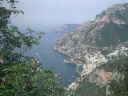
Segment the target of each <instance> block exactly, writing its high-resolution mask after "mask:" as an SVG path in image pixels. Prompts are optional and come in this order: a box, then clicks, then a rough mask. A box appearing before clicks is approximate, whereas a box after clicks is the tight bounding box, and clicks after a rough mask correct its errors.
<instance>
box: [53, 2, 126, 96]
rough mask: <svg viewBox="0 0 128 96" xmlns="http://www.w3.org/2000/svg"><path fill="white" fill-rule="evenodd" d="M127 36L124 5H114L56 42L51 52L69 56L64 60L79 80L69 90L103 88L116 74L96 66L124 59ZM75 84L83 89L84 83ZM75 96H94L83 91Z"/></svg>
mask: <svg viewBox="0 0 128 96" xmlns="http://www.w3.org/2000/svg"><path fill="white" fill-rule="evenodd" d="M127 36H128V4H117V5H114V6H112V7H111V8H108V9H107V10H105V11H103V12H102V13H101V14H99V15H97V16H96V18H95V20H93V21H90V22H87V23H86V24H83V25H81V26H80V27H79V28H77V29H76V30H74V32H72V33H69V34H67V35H65V36H64V37H63V38H62V39H60V40H58V41H56V43H55V49H56V50H58V51H59V52H61V53H63V54H65V55H68V56H69V57H70V58H69V59H68V60H66V61H68V62H70V63H75V64H77V65H78V68H77V70H78V72H79V73H80V77H79V78H78V79H77V80H76V82H75V83H73V84H72V85H71V86H69V87H70V88H72V89H75V90H77V91H78V89H79V88H80V89H81V88H83V87H84V88H87V87H85V86H88V87H91V88H90V89H95V90H101V89H103V88H104V86H105V85H106V84H107V83H108V81H109V79H110V78H112V77H116V74H117V73H118V72H117V71H112V70H111V71H108V70H107V71H106V70H105V69H104V68H102V69H101V68H99V67H101V66H104V65H106V64H110V63H108V62H112V61H113V60H114V61H115V60H118V59H120V57H125V56H128V46H127V45H128V43H127V42H128V37H127ZM109 67H111V66H109ZM98 68H99V69H98ZM113 70H114V69H113ZM118 75H119V74H118ZM87 77H88V80H87V79H86V78H87ZM79 82H86V83H85V84H87V85H85V86H83V84H84V83H82V85H81V83H79ZM80 86H82V87H80ZM81 90H85V89H81ZM102 91H103V92H105V90H102ZM87 92H88V91H87ZM89 92H90V91H89ZM95 92H97V91H95ZM85 94H86V95H85ZM95 94H96V93H95ZM97 94H98V93H97ZM78 96H98V95H87V93H85V91H83V94H82V95H78ZM99 96H104V95H103V94H102V95H99Z"/></svg>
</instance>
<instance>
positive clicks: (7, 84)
mask: <svg viewBox="0 0 128 96" xmlns="http://www.w3.org/2000/svg"><path fill="white" fill-rule="evenodd" d="M1 2H3V0H2V1H1ZM7 3H8V4H9V5H11V6H12V9H11V11H10V9H7V8H6V7H1V8H0V10H2V14H1V15H0V16H1V17H2V19H1V24H0V49H1V52H2V55H3V57H2V59H3V61H4V62H3V64H2V65H1V66H0V73H2V77H0V78H2V81H0V96H51V95H52V96H64V91H65V90H64V88H63V87H61V86H60V84H59V83H58V82H57V81H56V79H57V78H56V75H55V74H54V73H53V71H51V70H45V69H43V68H42V67H41V66H40V62H39V60H38V59H37V58H34V57H31V56H26V55H25V52H26V51H27V50H30V49H31V48H32V47H33V45H38V44H39V40H40V39H41V33H38V34H34V32H33V30H31V29H28V31H27V32H26V33H22V32H20V31H19V29H18V27H16V26H12V25H8V19H9V17H10V16H11V13H14V12H18V11H15V10H16V9H15V8H16V7H14V5H15V4H16V1H15V0H7ZM12 4H13V5H12ZM3 10H4V11H3ZM5 11H6V12H5ZM8 13H9V14H8Z"/></svg>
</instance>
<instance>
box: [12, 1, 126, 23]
mask: <svg viewBox="0 0 128 96" xmlns="http://www.w3.org/2000/svg"><path fill="white" fill-rule="evenodd" d="M20 1H22V2H20V4H19V6H20V8H21V9H23V10H24V12H25V14H24V15H20V16H18V17H14V19H13V20H15V22H16V24H26V25H53V24H54V25H56V24H74V23H83V22H85V21H88V20H92V19H93V18H94V17H95V16H96V14H98V13H100V12H101V11H103V10H104V9H106V8H108V7H110V6H112V5H113V4H116V3H123V2H124V1H126V0H20Z"/></svg>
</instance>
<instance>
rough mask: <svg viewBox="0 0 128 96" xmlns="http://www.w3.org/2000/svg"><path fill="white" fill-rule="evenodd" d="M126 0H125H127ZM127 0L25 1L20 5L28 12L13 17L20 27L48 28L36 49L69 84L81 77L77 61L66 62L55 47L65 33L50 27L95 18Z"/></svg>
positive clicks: (47, 66) (46, 64)
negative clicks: (76, 64) (57, 31)
mask: <svg viewBox="0 0 128 96" xmlns="http://www.w3.org/2000/svg"><path fill="white" fill-rule="evenodd" d="M124 1H125V0H124ZM124 1H123V0H38V1H37V0H22V1H21V3H20V4H19V5H18V7H19V8H21V9H23V10H24V13H25V14H24V15H19V16H17V17H12V18H13V23H14V24H15V25H18V26H20V28H21V29H22V28H24V27H30V28H32V29H34V30H35V31H38V30H39V31H44V32H45V33H46V35H45V36H44V37H43V39H42V40H41V44H40V45H39V46H38V47H36V48H35V49H33V50H34V52H35V53H34V55H35V54H36V55H38V57H39V58H40V60H41V63H42V66H44V67H45V68H49V69H50V68H52V69H53V70H54V72H56V73H58V74H60V75H61V76H62V82H61V83H62V85H65V86H66V85H68V84H70V83H71V82H73V81H74V80H75V77H76V76H77V72H76V66H75V65H74V64H67V63H64V58H66V56H63V55H62V54H59V53H58V52H56V51H55V50H54V42H55V41H56V40H57V39H59V38H60V37H62V36H63V34H61V33H59V34H57V33H56V32H55V31H53V30H50V29H52V28H54V27H55V26H58V25H62V24H81V23H84V22H86V21H89V20H93V19H94V18H95V16H96V14H99V13H100V12H102V11H103V10H105V9H106V8H108V7H110V6H112V5H113V4H117V3H124Z"/></svg>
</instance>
